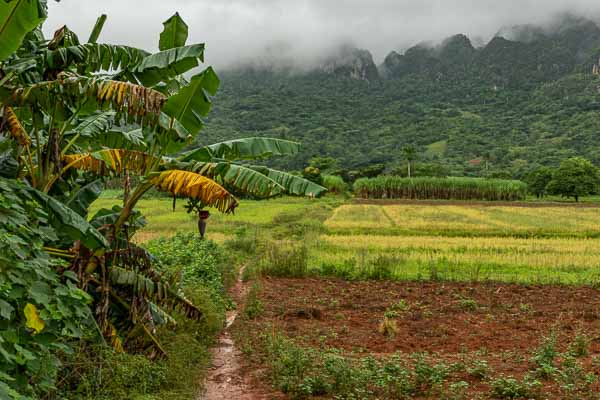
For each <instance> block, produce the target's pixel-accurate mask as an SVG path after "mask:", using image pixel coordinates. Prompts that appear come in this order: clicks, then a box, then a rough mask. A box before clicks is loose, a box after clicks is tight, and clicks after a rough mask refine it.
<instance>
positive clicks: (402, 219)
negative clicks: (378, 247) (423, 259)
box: [325, 203, 600, 237]
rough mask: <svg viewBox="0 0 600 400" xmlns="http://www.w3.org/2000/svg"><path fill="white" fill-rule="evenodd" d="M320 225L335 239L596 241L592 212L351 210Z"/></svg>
mask: <svg viewBox="0 0 600 400" xmlns="http://www.w3.org/2000/svg"><path fill="white" fill-rule="evenodd" d="M325 226H326V227H327V228H328V230H329V231H330V232H332V233H336V234H358V233H375V234H377V235H418V236H421V235H442V236H469V237H470V236H520V237H556V236H565V237H600V229H598V227H599V226H600V212H598V209H596V208H591V207H590V208H585V207H584V208H577V207H561V206H552V207H539V208H538V207H516V206H469V205H468V203H467V204H465V205H464V206H463V205H427V206H423V205H386V206H380V205H354V204H348V205H344V206H342V207H339V208H338V209H336V210H335V212H334V214H333V216H332V217H331V218H329V219H328V220H327V221H326V222H325Z"/></svg>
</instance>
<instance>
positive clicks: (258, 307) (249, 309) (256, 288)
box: [244, 282, 264, 319]
mask: <svg viewBox="0 0 600 400" xmlns="http://www.w3.org/2000/svg"><path fill="white" fill-rule="evenodd" d="M259 292H260V284H259V283H258V282H255V283H253V284H252V287H251V288H250V291H249V292H248V296H247V297H246V304H245V305H244V315H245V316H246V318H249V319H255V318H257V317H259V316H260V315H261V314H262V313H263V311H264V306H263V304H262V302H261V301H260V299H259V298H258V294H259Z"/></svg>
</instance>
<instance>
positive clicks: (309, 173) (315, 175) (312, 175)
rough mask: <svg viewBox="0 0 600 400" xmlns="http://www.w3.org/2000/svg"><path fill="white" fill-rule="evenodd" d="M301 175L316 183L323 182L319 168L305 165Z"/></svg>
mask: <svg viewBox="0 0 600 400" xmlns="http://www.w3.org/2000/svg"><path fill="white" fill-rule="evenodd" d="M302 176H303V177H304V178H305V179H308V180H309V181H311V182H314V183H316V184H317V185H321V184H323V176H322V175H321V170H320V169H319V168H315V167H306V168H304V171H302Z"/></svg>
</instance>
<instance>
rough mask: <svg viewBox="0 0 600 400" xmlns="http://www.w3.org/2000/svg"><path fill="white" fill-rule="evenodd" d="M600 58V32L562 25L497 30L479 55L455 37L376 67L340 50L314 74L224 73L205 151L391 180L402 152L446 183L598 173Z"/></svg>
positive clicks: (577, 22) (588, 25) (576, 23)
mask: <svg viewBox="0 0 600 400" xmlns="http://www.w3.org/2000/svg"><path fill="white" fill-rule="evenodd" d="M599 56H600V28H599V27H598V26H597V25H596V24H595V23H593V22H590V21H587V20H584V19H578V18H573V17H566V18H565V19H563V21H561V24H558V25H557V26H555V27H553V28H552V29H551V30H548V29H542V28H536V27H532V26H520V27H513V28H510V29H504V30H501V31H500V32H499V33H498V36H496V37H495V38H494V39H492V40H491V41H490V42H489V43H487V44H485V45H483V47H475V46H473V44H472V43H471V41H470V40H469V38H467V37H466V36H464V35H456V36H453V37H451V38H449V39H447V40H446V41H444V42H443V43H442V44H440V45H436V46H431V45H425V44H420V45H417V46H415V47H413V48H411V49H409V50H407V51H406V52H404V54H400V53H399V52H395V51H393V52H391V53H390V54H389V55H388V56H387V57H386V58H385V60H384V62H383V64H382V65H380V66H376V65H375V64H374V62H373V59H372V57H371V54H370V53H369V52H368V51H365V50H357V49H351V48H345V49H342V50H341V51H340V54H339V55H335V56H332V57H331V58H330V59H328V60H326V61H324V62H323V64H322V65H321V66H319V67H318V68H314V69H313V70H312V71H311V72H292V70H291V69H285V68H278V67H270V68H269V67H264V66H262V67H238V68H237V69H235V70H230V71H221V74H220V77H221V80H222V86H221V89H220V92H219V93H218V95H217V100H216V101H215V105H216V106H215V108H214V112H213V113H212V114H211V116H210V119H209V121H208V124H207V129H206V131H204V132H203V135H202V137H201V139H199V140H201V141H202V142H203V143H204V142H206V143H212V142H214V141H218V140H221V139H223V138H232V137H247V136H272V137H280V138H286V139H292V140H298V141H300V142H302V144H303V151H302V152H301V153H300V154H299V155H297V156H296V157H294V158H293V159H289V158H286V160H285V161H281V163H282V164H283V165H285V166H286V167H288V168H292V169H300V168H303V167H305V166H306V165H307V164H308V160H309V159H310V158H311V157H313V156H316V155H319V156H331V157H334V158H336V159H338V160H339V161H340V162H339V166H340V167H341V168H346V169H352V168H361V167H366V166H369V165H373V164H385V166H386V168H387V169H393V168H395V167H398V166H400V165H402V163H403V162H404V161H403V156H402V151H401V149H402V148H403V147H404V146H407V145H411V146H414V147H416V149H417V153H418V157H417V158H418V163H420V164H421V165H423V164H425V165H429V166H434V167H435V168H433V169H434V170H436V171H438V172H439V171H441V173H443V174H451V175H486V174H493V173H495V172H499V171H503V172H507V171H508V172H510V174H511V175H513V176H514V177H521V176H522V175H523V174H524V173H526V172H527V171H528V170H530V169H531V168H533V167H535V166H537V165H539V164H541V165H549V166H556V165H558V163H559V162H560V160H562V159H564V158H567V157H571V156H575V155H581V156H584V157H586V158H589V159H590V160H592V161H593V162H595V163H596V164H598V163H600V141H599V140H598V137H599V135H600V114H599V113H598V111H599V110H600V76H598V69H599V68H598V66H597V62H598V57H599ZM279 166H282V165H279ZM430 170H431V168H430Z"/></svg>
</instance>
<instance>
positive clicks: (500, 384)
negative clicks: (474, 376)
mask: <svg viewBox="0 0 600 400" xmlns="http://www.w3.org/2000/svg"><path fill="white" fill-rule="evenodd" d="M490 386H491V388H492V393H491V394H492V396H493V397H494V398H496V399H537V398H539V396H540V389H541V387H542V384H541V382H540V381H538V380H534V379H531V378H530V377H529V376H525V377H524V378H523V379H522V380H518V379H516V378H513V377H512V376H508V377H500V378H497V379H494V380H492V381H491V382H490Z"/></svg>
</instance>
